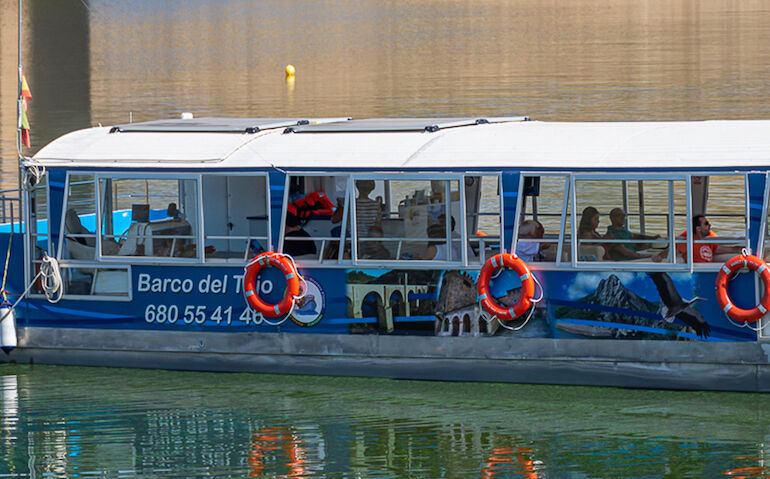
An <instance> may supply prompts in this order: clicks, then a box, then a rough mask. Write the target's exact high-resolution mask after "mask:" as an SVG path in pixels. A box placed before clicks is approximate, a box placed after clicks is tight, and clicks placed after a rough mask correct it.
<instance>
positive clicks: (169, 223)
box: [99, 178, 199, 258]
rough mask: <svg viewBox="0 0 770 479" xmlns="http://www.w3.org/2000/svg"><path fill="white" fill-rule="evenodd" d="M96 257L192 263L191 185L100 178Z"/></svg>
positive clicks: (194, 195) (194, 200)
mask: <svg viewBox="0 0 770 479" xmlns="http://www.w3.org/2000/svg"><path fill="white" fill-rule="evenodd" d="M99 200H100V202H101V208H102V218H101V231H100V233H101V237H102V244H101V249H102V256H106V257H110V256H113V257H117V256H120V257H124V256H125V257H155V258H197V257H198V243H199V241H198V189H197V182H196V181H195V180H193V179H164V178H101V179H100V180H99Z"/></svg>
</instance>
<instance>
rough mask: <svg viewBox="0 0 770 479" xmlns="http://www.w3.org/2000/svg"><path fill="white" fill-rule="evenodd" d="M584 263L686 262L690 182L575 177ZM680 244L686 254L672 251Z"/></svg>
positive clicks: (579, 246) (578, 235) (578, 236)
mask: <svg viewBox="0 0 770 479" xmlns="http://www.w3.org/2000/svg"><path fill="white" fill-rule="evenodd" d="M574 188H575V196H574V198H575V220H574V221H575V225H576V231H577V233H576V235H575V243H574V244H573V245H572V246H573V248H574V249H573V251H576V252H577V261H578V262H579V263H590V262H597V261H606V262H624V263H628V262H640V263H683V262H684V258H685V257H686V251H687V250H686V248H687V239H686V237H684V236H675V233H674V232H675V231H682V230H684V229H685V228H686V222H687V202H686V194H687V189H686V182H685V181H684V180H667V179H645V180H641V179H639V180H637V179H606V180H605V179H575V182H574ZM672 244H673V245H675V249H676V251H677V252H681V253H682V254H681V255H674V254H671V253H670V251H671V245H672Z"/></svg>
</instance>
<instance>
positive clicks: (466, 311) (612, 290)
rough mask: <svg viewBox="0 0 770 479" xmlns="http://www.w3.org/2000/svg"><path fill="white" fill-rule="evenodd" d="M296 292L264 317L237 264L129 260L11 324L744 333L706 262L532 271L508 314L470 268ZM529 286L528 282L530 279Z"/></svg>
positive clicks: (265, 292) (736, 336) (344, 281)
mask: <svg viewBox="0 0 770 479" xmlns="http://www.w3.org/2000/svg"><path fill="white" fill-rule="evenodd" d="M301 273H302V275H303V276H304V282H303V288H304V290H303V292H304V295H303V296H302V297H301V298H300V299H298V301H297V304H296V306H295V308H294V309H293V310H292V312H291V314H290V315H287V316H283V317H278V318H268V317H262V316H261V315H260V314H258V313H256V312H254V311H252V310H251V309H250V308H248V307H247V305H246V302H245V300H244V296H243V270H241V269H236V268H206V269H195V268H163V267H153V266H138V265H135V266H133V267H132V271H131V281H132V285H131V286H132V287H131V288H130V290H131V297H130V298H126V300H125V301H123V302H118V301H116V302H114V303H112V304H113V305H114V307H111V308H109V311H105V308H104V306H105V302H104V301H79V300H72V299H67V298H66V297H65V299H64V300H63V301H61V302H60V303H56V304H49V303H48V302H46V301H45V300H44V299H41V300H33V301H31V302H29V303H27V305H26V306H25V307H24V309H23V314H20V315H19V324H20V325H30V326H48V327H80V328H117V329H165V330H203V331H221V332H243V331H255V332H265V333H269V332H278V331H280V332H302V333H326V334H395V335H425V336H429V335H430V336H512V337H519V338H528V337H541V338H592V339H598V338H607V339H628V340H641V339H644V340H680V341H754V340H755V339H756V335H755V332H754V331H752V330H750V329H748V328H743V327H740V326H739V325H737V324H734V323H731V322H730V321H729V320H728V319H727V317H726V316H725V315H724V313H723V311H722V310H721V308H720V307H719V305H718V303H717V301H716V298H715V296H714V278H715V276H716V273H700V274H688V273H681V274H670V273H665V272H577V273H573V272H559V271H535V272H534V275H535V277H536V278H537V280H538V282H539V284H541V285H542V292H543V299H542V301H540V302H538V303H536V304H535V305H534V307H533V308H532V310H531V311H528V312H527V314H526V315H525V316H524V317H522V318H518V319H516V320H513V321H502V322H501V321H498V320H497V319H494V318H492V317H490V315H489V314H486V313H485V312H484V311H483V310H482V308H481V306H480V305H479V303H478V298H477V294H476V281H477V278H478V272H477V271H461V270H446V271H442V270H426V269H421V270H400V269H399V270H383V269H351V270H338V269H325V270H321V269H313V270H304V269H301ZM257 283H258V285H259V294H260V296H261V297H263V299H264V300H265V301H267V302H271V303H276V302H278V301H279V300H280V298H281V297H282V296H283V294H284V289H285V281H283V282H282V279H281V277H280V275H279V274H276V271H273V270H272V268H266V269H265V270H264V271H263V272H262V273H261V274H260V277H259V278H258V280H257ZM753 288H754V282H753V277H752V275H740V276H739V277H737V278H735V279H734V280H733V281H732V282H731V285H730V290H731V297H733V298H734V299H735V303H736V305H739V306H742V307H751V304H752V303H753V301H754V297H753ZM537 289H538V291H537V295H538V296H539V295H540V293H541V292H540V289H541V288H537ZM490 292H491V294H492V296H494V297H495V298H496V301H497V302H499V303H500V304H502V305H505V306H512V305H513V304H515V303H516V301H517V300H518V298H519V294H520V292H521V282H520V280H519V279H518V277H517V276H516V275H515V274H513V273H512V272H511V271H509V270H503V271H501V272H500V273H499V274H498V275H497V276H496V277H495V278H494V279H493V280H492V281H491V283H490Z"/></svg>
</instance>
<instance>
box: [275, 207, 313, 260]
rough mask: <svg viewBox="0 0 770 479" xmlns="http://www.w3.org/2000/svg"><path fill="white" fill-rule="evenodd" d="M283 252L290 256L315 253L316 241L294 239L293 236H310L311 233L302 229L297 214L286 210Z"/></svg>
mask: <svg viewBox="0 0 770 479" xmlns="http://www.w3.org/2000/svg"><path fill="white" fill-rule="evenodd" d="M283 237H284V241H283V252H284V253H285V254H287V255H289V256H302V255H315V254H316V252H317V250H316V247H315V241H313V240H312V239H307V240H293V238H310V234H309V233H308V232H307V231H305V230H304V229H302V226H301V224H300V221H299V218H297V215H295V214H292V213H289V212H288V211H287V212H286V229H285V230H284V235H283Z"/></svg>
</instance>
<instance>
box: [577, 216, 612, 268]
mask: <svg viewBox="0 0 770 479" xmlns="http://www.w3.org/2000/svg"><path fill="white" fill-rule="evenodd" d="M598 227H599V211H598V210H597V209H596V208H594V207H593V206H587V207H586V208H585V209H584V210H583V214H582V215H581V216H580V223H579V224H578V232H577V237H578V257H579V258H580V259H581V261H599V260H602V259H605V257H606V256H607V251H606V249H605V248H604V246H602V245H601V244H599V243H592V242H586V241H583V240H592V239H602V235H600V234H599V232H598V231H596V228H598Z"/></svg>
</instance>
